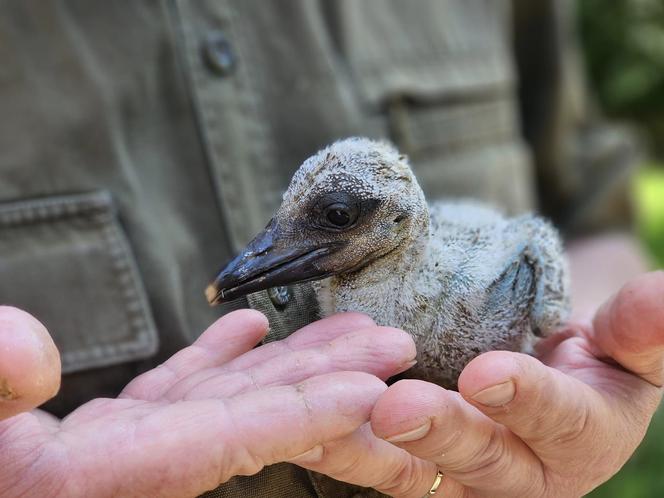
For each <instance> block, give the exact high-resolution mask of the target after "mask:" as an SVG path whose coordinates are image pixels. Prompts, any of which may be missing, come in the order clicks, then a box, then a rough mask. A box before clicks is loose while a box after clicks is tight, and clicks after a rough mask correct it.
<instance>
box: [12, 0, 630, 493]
mask: <svg viewBox="0 0 664 498" xmlns="http://www.w3.org/2000/svg"><path fill="white" fill-rule="evenodd" d="M565 5H566V4H565V3H564V2H554V1H553V0H551V1H541V2H529V1H525V0H524V1H522V2H521V1H519V2H515V5H512V2H509V1H506V0H505V1H501V0H430V1H429V0H421V1H417V2H410V1H400V0H392V1H380V2H379V1H375V2H374V1H371V2H369V1H364V2H362V1H353V0H336V1H329V2H325V1H314V0H288V1H279V2H270V1H267V0H197V1H194V0H163V1H159V0H152V1H148V0H140V1H139V0H133V1H130V0H116V1H90V0H62V1H52V0H6V1H3V2H1V3H0V113H1V114H0V302H2V303H5V304H12V305H15V306H18V307H21V308H23V309H25V310H27V311H29V312H31V313H33V314H34V315H36V316H37V317H38V318H39V319H41V320H42V321H43V322H44V323H45V324H46V326H47V327H48V329H49V330H50V331H51V333H52V335H53V337H54V339H55V341H56V343H57V345H58V347H59V348H60V351H61V353H62V364H63V372H64V378H63V384H62V389H61V392H60V393H59V394H58V396H57V397H56V398H55V399H54V400H52V401H51V402H49V403H48V404H47V406H46V408H47V409H49V410H51V411H52V412H53V413H55V414H58V415H63V414H66V413H67V412H68V411H70V410H72V409H73V408H75V407H76V406H78V405H80V404H81V403H83V402H85V401H87V400H89V399H91V398H93V397H98V396H114V395H116V394H117V393H118V392H119V390H120V389H121V388H122V387H123V386H124V385H125V384H126V383H127V382H128V381H129V380H130V379H132V378H133V377H134V376H135V375H137V374H138V373H140V372H142V371H144V370H146V369H149V368H151V367H153V366H155V365H156V364H158V363H160V362H162V361H163V360H164V359H166V358H167V357H169V356H170V355H172V354H173V353H175V352H176V351H177V350H179V349H181V348H182V347H184V346H186V345H187V344H190V343H191V342H192V341H193V340H194V339H195V338H196V337H197V336H198V335H199V334H200V333H201V331H203V330H204V329H205V328H206V326H207V325H208V324H209V323H211V322H212V321H213V320H214V319H215V318H216V317H218V316H219V315H220V314H222V313H225V312H227V311H229V310H231V309H233V308H237V307H242V306H246V305H247V303H246V302H236V303H232V304H229V305H225V306H222V307H220V308H210V307H208V305H207V303H206V301H205V299H204V297H203V289H204V288H205V286H206V284H207V283H208V281H209V280H210V279H211V277H213V275H214V274H215V271H216V270H217V269H218V267H219V266H220V265H221V264H222V263H223V262H224V261H225V260H226V259H228V258H229V257H230V256H231V255H232V254H233V252H234V251H236V250H237V249H238V248H240V247H241V246H242V245H243V244H244V243H246V242H247V241H248V240H249V239H250V238H251V236H252V235H253V234H254V233H256V232H257V231H258V230H259V229H260V228H262V227H263V226H264V225H265V224H266V222H267V221H268V219H269V218H270V215H271V213H272V212H273V211H274V210H275V208H276V207H277V206H278V204H279V202H280V196H281V193H282V192H283V191H284V189H285V187H286V185H287V184H288V180H289V178H290V176H291V174H292V173H293V171H294V170H295V169H296V168H297V167H298V165H299V164H300V163H301V161H302V160H303V159H305V158H306V157H307V156H308V155H310V154H311V153H313V152H314V151H316V150H317V149H318V148H319V147H322V146H323V145H325V144H327V143H329V142H331V141H333V140H335V139H337V138H340V137H346V136H350V135H367V136H372V137H386V138H389V139H391V140H392V141H393V142H395V143H396V145H397V146H398V147H399V148H400V149H402V150H403V151H404V152H406V153H408V154H409V155H410V157H411V159H412V162H413V164H414V168H415V170H416V173H417V175H418V178H419V179H420V183H421V184H422V186H423V187H424V190H425V192H426V194H427V195H428V196H429V198H430V199H433V198H437V197H443V196H472V197H476V198H480V199H483V200H485V201H488V202H492V203H494V204H498V205H500V206H503V207H504V208H505V209H506V210H508V211H509V212H521V211H524V210H531V209H537V208H539V209H540V210H541V211H543V212H544V214H547V215H549V216H551V217H553V218H554V220H555V221H556V222H557V223H558V224H559V225H560V226H561V227H563V228H564V229H565V230H567V231H568V232H571V231H574V230H576V229H582V228H584V229H585V228H588V227H600V226H606V225H607V224H608V223H611V222H622V221H624V220H625V216H624V214H625V213H626V211H627V209H626V201H625V199H626V196H625V188H624V185H625V178H626V175H627V171H628V166H629V164H631V162H632V161H631V159H632V155H633V147H632V145H631V141H630V140H629V138H626V135H625V134H624V133H621V132H617V131H616V130H615V129H613V128H606V127H604V126H602V125H600V124H598V123H597V122H596V120H595V119H594V118H593V113H592V112H591V110H589V109H588V108H587V107H586V99H585V98H584V95H583V85H582V82H581V81H580V78H579V73H578V71H577V70H576V65H577V61H576V53H575V51H574V44H573V43H567V42H566V41H567V40H568V39H570V38H571V37H572V38H573V33H572V32H570V30H569V23H568V22H567V21H568V19H567V16H568V15H569V11H568V9H566V8H565ZM289 292H290V294H289V296H288V298H287V299H286V300H285V301H284V300H279V299H273V300H272V299H270V297H269V296H268V294H267V293H259V294H256V295H254V296H250V298H249V302H250V304H251V305H252V306H254V307H256V308H258V309H260V310H261V311H263V312H264V313H266V314H267V315H268V317H269V318H270V321H271V331H270V336H269V338H270V340H274V339H277V338H281V337H285V336H286V335H287V334H289V333H290V332H292V331H293V330H295V329H297V328H298V327H300V326H301V325H303V324H305V323H308V322H309V321H311V320H313V319H314V318H315V317H316V306H315V303H314V302H313V300H312V295H311V290H310V289H309V288H308V287H307V286H301V287H298V288H294V289H290V291H289ZM273 297H274V296H273ZM356 492H357V491H356V490H351V489H350V488H346V487H341V485H340V484H337V483H335V482H334V481H331V480H330V479H327V478H324V477H322V476H318V475H313V474H310V473H308V472H306V471H304V470H302V469H300V468H298V467H295V466H291V465H286V464H282V465H278V466H273V467H270V468H267V469H265V470H264V471H263V472H261V473H260V474H259V475H258V476H254V477H242V478H235V479H233V480H232V481H231V482H229V483H226V484H224V485H222V486H221V487H220V488H219V489H218V490H217V491H215V492H214V494H211V495H210V496H270V497H279V496H284V497H286V496H287V497H296V496H316V495H320V496H330V497H343V496H352V495H353V493H356Z"/></svg>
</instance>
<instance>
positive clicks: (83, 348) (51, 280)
mask: <svg viewBox="0 0 664 498" xmlns="http://www.w3.org/2000/svg"><path fill="white" fill-rule="evenodd" d="M0 302H2V303H3V304H9V305H12V306H16V307H18V308H21V309H24V310H26V311H28V312H29V313H32V314H33V315H35V316H36V317H37V318H38V319H39V320H41V321H42V322H43V323H44V325H46V327H47V328H48V330H49V332H50V333H51V335H52V336H53V339H54V341H55V343H56V345H57V346H58V349H59V350H60V354H61V356H62V370H63V373H71V372H76V371H79V370H83V369H88V368H93V367H102V366H108V365H113V364H117V363H122V362H126V361H131V360H137V359H140V358H145V357H148V356H150V355H152V354H154V353H155V352H156V349H157V346H158V338H157V333H156V329H155V326H154V322H153V319H152V315H151V313H150V309H149V306H148V302H147V298H146V294H145V290H144V289H143V285H142V283H141V279H140V276H139V273H138V270H137V268H136V264H135V261H134V257H133V255H132V253H131V250H130V246H129V243H128V241H127V238H126V236H125V235H124V232H123V230H122V228H121V226H120V224H119V223H118V220H117V218H116V213H115V209H114V205H113V200H112V198H111V196H110V194H109V193H107V192H102V191H99V192H93V193H87V194H77V195H66V196H58V197H47V198H39V199H30V200H20V201H14V202H7V203H2V204H0Z"/></svg>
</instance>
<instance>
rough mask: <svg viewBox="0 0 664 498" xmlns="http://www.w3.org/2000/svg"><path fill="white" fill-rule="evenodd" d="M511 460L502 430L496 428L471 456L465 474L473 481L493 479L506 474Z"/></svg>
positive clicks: (466, 464)
mask: <svg viewBox="0 0 664 498" xmlns="http://www.w3.org/2000/svg"><path fill="white" fill-rule="evenodd" d="M511 459H512V458H511V455H510V454H509V450H508V448H507V445H506V444H505V441H504V438H503V434H502V432H501V430H500V429H498V428H495V429H494V430H493V432H492V433H491V436H490V437H489V438H488V439H487V441H486V443H485V444H484V445H481V446H479V447H478V448H477V449H476V452H475V453H473V454H471V455H469V459H468V461H467V462H465V465H464V467H465V469H464V471H463V473H464V474H465V475H466V476H467V477H469V478H472V479H473V480H474V479H477V478H482V479H487V478H492V477H494V476H497V475H502V474H504V473H505V472H506V471H507V469H508V467H509V466H510V465H511Z"/></svg>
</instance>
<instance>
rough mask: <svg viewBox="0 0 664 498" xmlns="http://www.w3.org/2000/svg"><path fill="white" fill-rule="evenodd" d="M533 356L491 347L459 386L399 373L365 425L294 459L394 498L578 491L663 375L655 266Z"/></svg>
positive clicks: (655, 399)
mask: <svg viewBox="0 0 664 498" xmlns="http://www.w3.org/2000/svg"><path fill="white" fill-rule="evenodd" d="M539 353H540V355H539V359H536V358H534V357H531V356H528V355H524V354H519V353H509V352H491V353H486V354H483V355H481V356H479V357H477V358H475V359H474V360H473V361H471V362H470V363H469V364H468V365H467V366H466V368H465V370H464V371H463V373H462V374H461V377H460V379H459V393H457V392H453V391H447V390H445V389H442V388H440V387H438V386H436V385H433V384H430V383H426V382H421V381H415V380H405V381H400V382H397V383H395V384H394V385H392V386H390V388H389V389H388V390H387V391H385V392H384V393H382V394H381V396H380V398H379V399H378V401H377V403H376V406H375V407H374V409H373V413H372V416H371V423H370V425H369V424H366V425H365V426H363V427H362V428H361V429H360V430H358V431H356V432H355V433H353V434H352V435H350V436H347V437H345V438H342V439H341V440H338V441H334V442H332V443H324V444H322V445H319V446H318V447H317V448H316V449H315V450H311V451H310V452H309V453H308V454H306V455H304V456H303V457H300V459H299V460H297V463H299V464H300V465H303V466H306V467H308V468H311V469H313V470H317V471H320V472H323V473H326V474H329V475H331V476H333V477H336V478H337V479H340V480H344V481H349V482H353V483H356V484H360V485H363V486H370V487H374V488H376V489H378V490H379V491H382V492H384V493H386V494H390V495H394V496H399V497H417V498H419V497H421V496H423V495H425V494H426V493H427V492H428V491H429V489H430V487H431V485H432V484H433V482H434V480H435V476H436V473H437V471H438V469H440V471H442V473H443V474H444V477H443V480H442V482H441V485H440V487H439V488H438V491H437V493H436V496H441V497H444V498H461V497H464V498H471V497H492V498H499V497H529V498H535V497H561V498H563V497H564V498H570V497H579V496H582V495H583V494H585V493H587V492H588V491H590V490H592V489H593V488H595V487H596V486H598V485H599V484H600V483H602V482H604V481H606V480H607V479H609V477H611V476H612V475H613V474H614V473H616V472H617V471H618V470H619V469H620V468H621V466H622V465H623V464H624V463H625V462H626V460H627V459H628V458H629V456H630V455H631V454H632V453H633V451H634V450H635V448H636V447H637V446H638V444H639V443H640V442H641V440H642V439H643V436H644V434H645V431H646V429H647V427H648V424H649V422H650V419H651V417H652V415H653V413H654V411H655V409H656V408H657V406H658V404H659V401H660V399H661V396H662V388H661V386H662V385H663V384H664V272H656V273H651V274H646V275H643V276H641V277H639V278H636V279H635V280H633V281H631V282H630V283H628V284H627V285H625V286H624V287H623V288H622V290H620V292H618V293H617V294H616V295H615V296H614V297H613V298H612V299H610V300H609V301H608V302H607V303H606V304H605V305H604V306H603V307H602V308H601V309H600V310H599V312H598V313H597V314H596V316H595V318H594V321H593V323H592V324H590V323H589V324H579V325H571V326H570V327H569V328H568V329H567V330H566V331H564V332H562V333H561V334H559V335H557V336H556V337H554V338H551V339H549V340H548V341H546V342H545V343H542V344H541V345H540V351H539Z"/></svg>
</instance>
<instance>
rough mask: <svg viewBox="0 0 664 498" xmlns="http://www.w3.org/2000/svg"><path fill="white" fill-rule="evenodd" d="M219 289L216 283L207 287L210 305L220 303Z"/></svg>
mask: <svg viewBox="0 0 664 498" xmlns="http://www.w3.org/2000/svg"><path fill="white" fill-rule="evenodd" d="M218 296H219V291H218V290H217V288H216V287H215V285H214V284H210V285H208V286H207V288H206V289H205V298H206V299H207V302H208V303H209V304H210V306H214V305H215V304H219V297H218Z"/></svg>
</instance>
